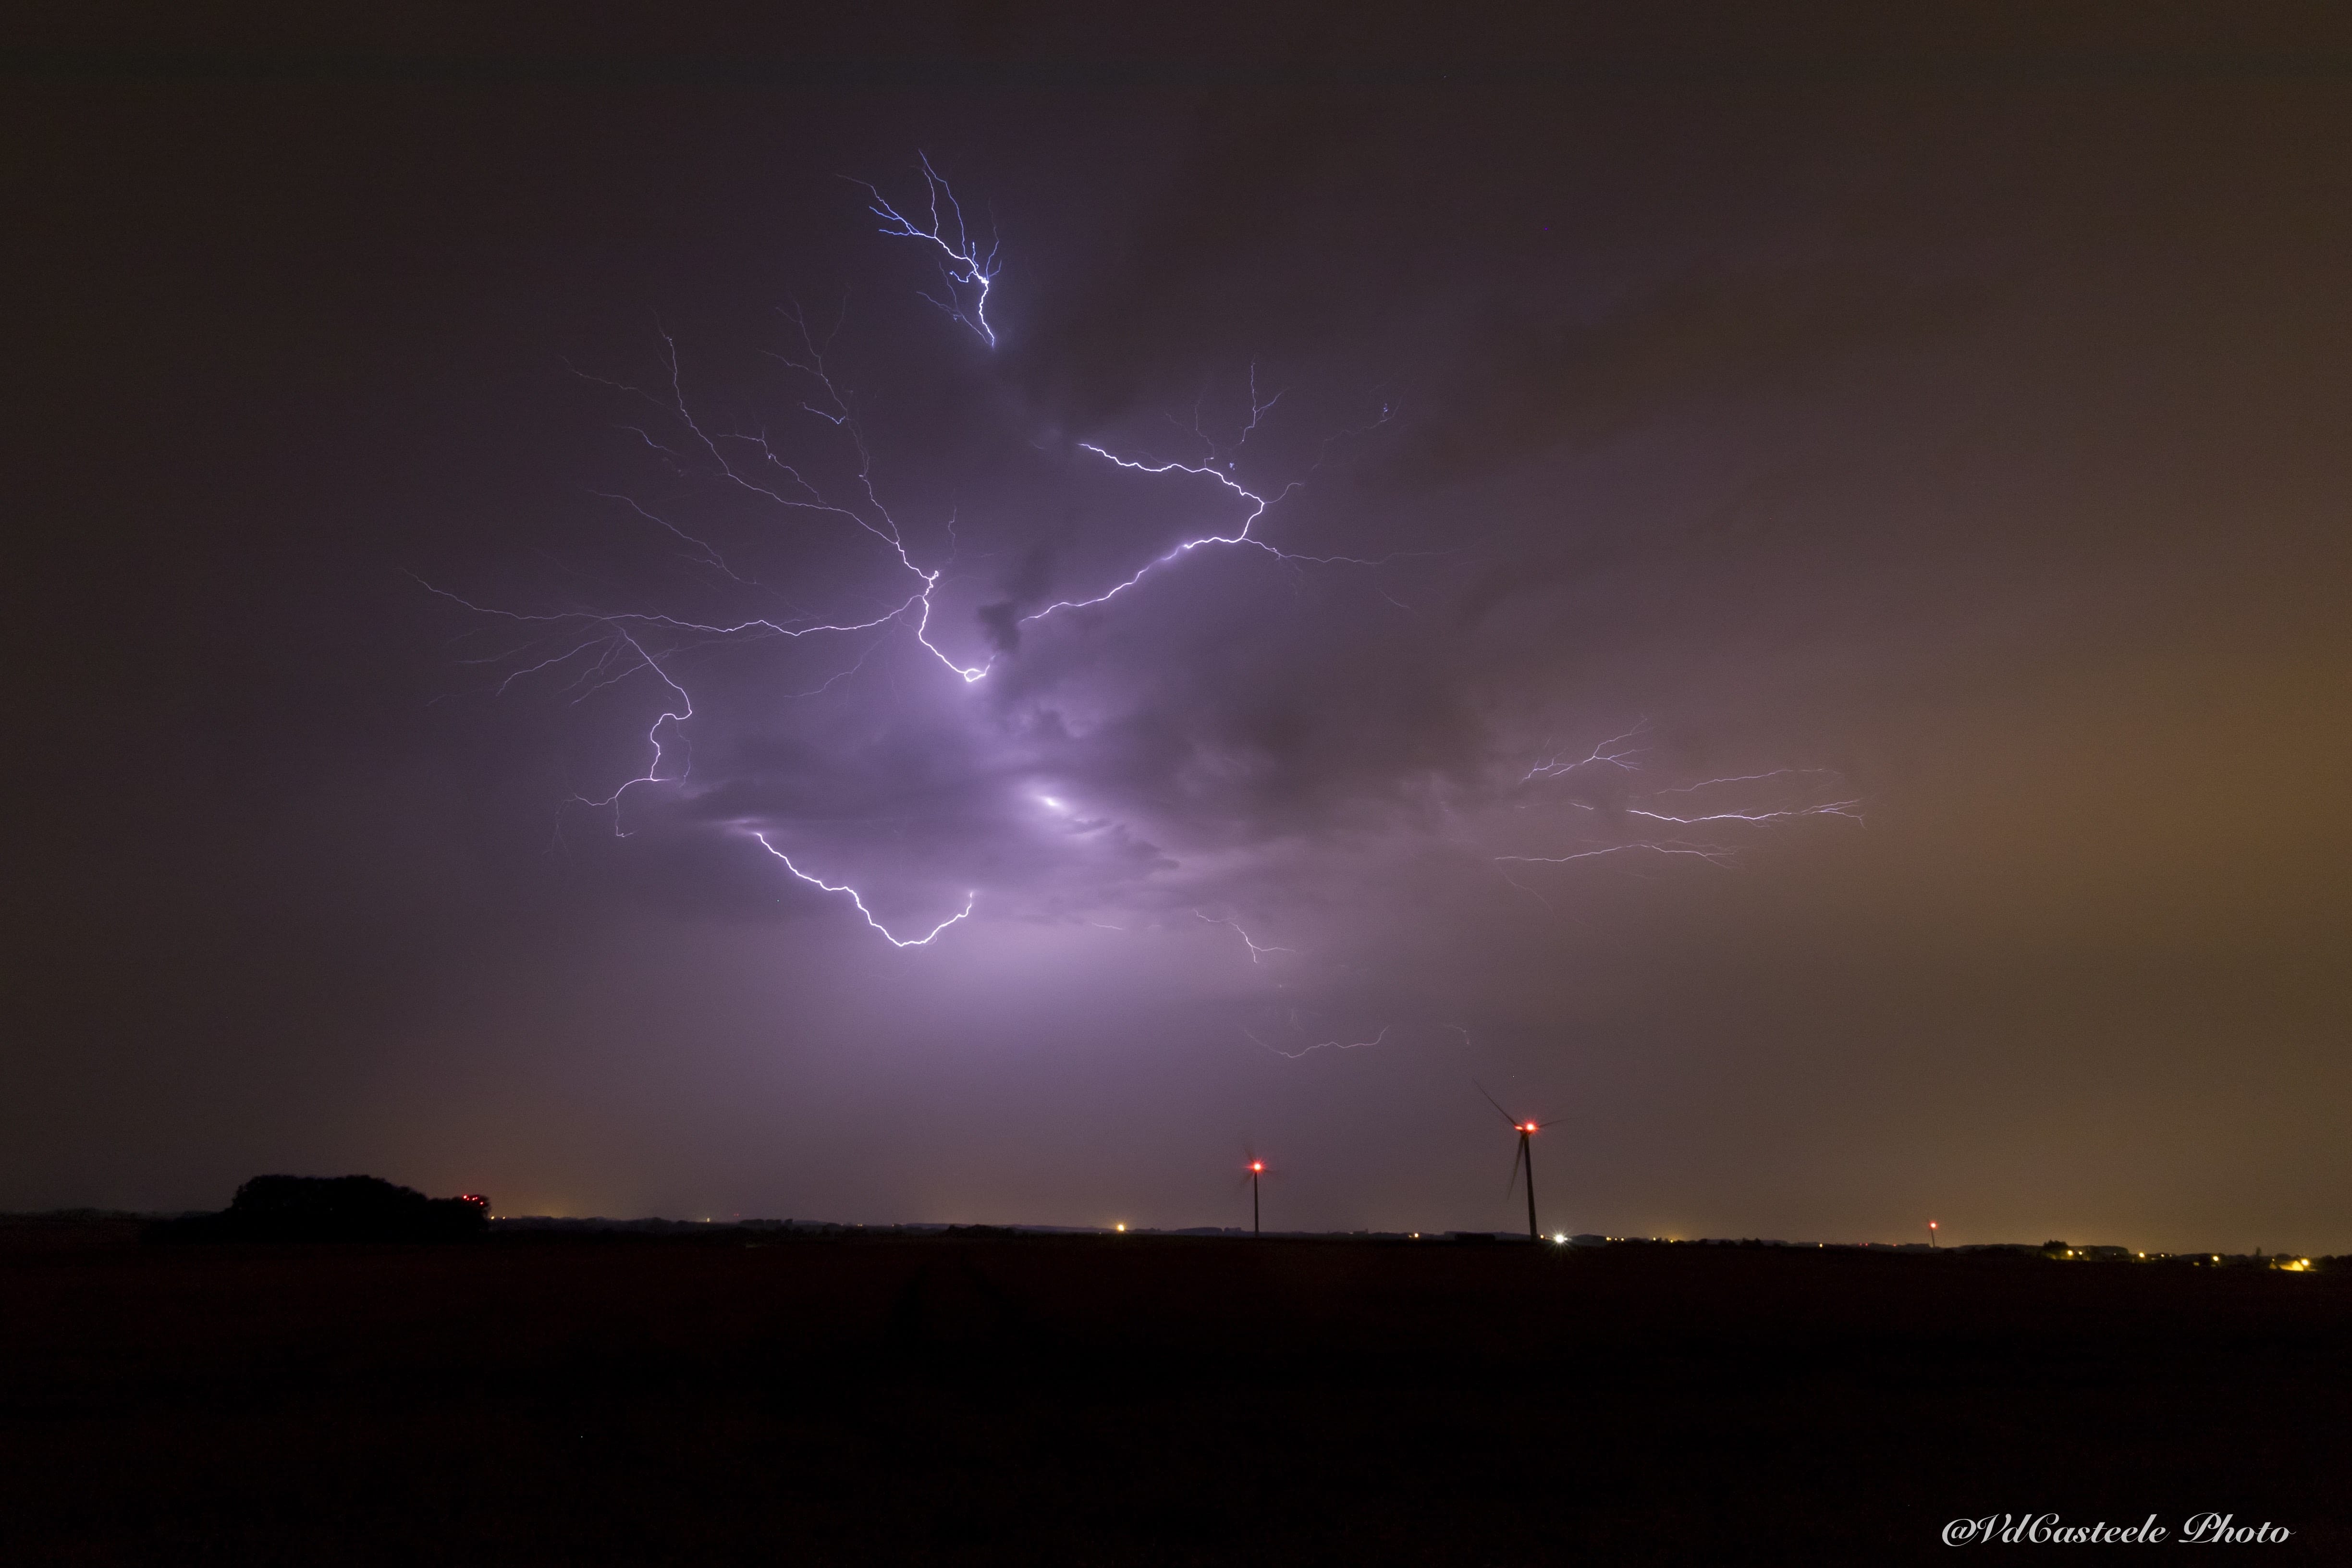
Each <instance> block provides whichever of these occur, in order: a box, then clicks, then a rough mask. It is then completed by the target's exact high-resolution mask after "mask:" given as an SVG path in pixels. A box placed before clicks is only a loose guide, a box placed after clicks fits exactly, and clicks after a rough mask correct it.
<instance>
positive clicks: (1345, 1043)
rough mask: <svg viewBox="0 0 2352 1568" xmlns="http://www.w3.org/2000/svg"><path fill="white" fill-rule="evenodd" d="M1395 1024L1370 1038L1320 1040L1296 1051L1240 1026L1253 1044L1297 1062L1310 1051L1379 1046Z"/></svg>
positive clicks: (1345, 1049) (1353, 1049) (1357, 1049)
mask: <svg viewBox="0 0 2352 1568" xmlns="http://www.w3.org/2000/svg"><path fill="white" fill-rule="evenodd" d="M1394 1027H1395V1025H1393V1024H1391V1025H1389V1026H1387V1027H1384V1028H1382V1029H1381V1032H1380V1033H1379V1034H1377V1035H1374V1036H1373V1037H1371V1038H1370V1039H1369V1040H1319V1041H1318V1042H1317V1043H1315V1044H1314V1045H1311V1046H1302V1047H1299V1048H1298V1049H1297V1050H1295V1051H1286V1050H1284V1049H1283V1048H1282V1047H1280V1046H1268V1045H1266V1043H1265V1041H1264V1040H1261V1039H1259V1038H1258V1037H1257V1036H1256V1035H1255V1033H1254V1032H1253V1031H1252V1030H1251V1029H1250V1027H1249V1026H1247V1025H1246V1024H1244V1025H1242V1026H1240V1028H1241V1032H1242V1033H1243V1034H1244V1035H1246V1036H1248V1037H1249V1040H1250V1043H1251V1044H1252V1045H1255V1046H1265V1048H1266V1049H1267V1050H1269V1051H1272V1052H1273V1053H1274V1054H1275V1055H1276V1056H1278V1057H1281V1058H1285V1059H1286V1060H1289V1061H1294V1062H1295V1061H1297V1059H1298V1058H1301V1057H1303V1056H1305V1055H1307V1053H1308V1052H1309V1051H1360V1050H1362V1049H1364V1048H1365V1047H1368V1046H1377V1045H1379V1044H1380V1043H1381V1041H1382V1040H1385V1039H1387V1038H1388V1037H1389V1030H1390V1029H1392V1028H1394Z"/></svg>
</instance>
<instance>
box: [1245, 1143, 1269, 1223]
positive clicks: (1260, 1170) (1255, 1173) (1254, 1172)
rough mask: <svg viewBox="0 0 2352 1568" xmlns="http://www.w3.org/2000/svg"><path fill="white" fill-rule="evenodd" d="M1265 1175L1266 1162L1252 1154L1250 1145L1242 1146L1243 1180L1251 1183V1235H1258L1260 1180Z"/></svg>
mask: <svg viewBox="0 0 2352 1568" xmlns="http://www.w3.org/2000/svg"><path fill="white" fill-rule="evenodd" d="M1263 1175H1265V1162H1263V1159H1258V1157H1256V1154H1251V1152H1249V1145H1242V1180H1244V1183H1249V1234H1251V1237H1256V1234H1258V1180H1261V1178H1263Z"/></svg>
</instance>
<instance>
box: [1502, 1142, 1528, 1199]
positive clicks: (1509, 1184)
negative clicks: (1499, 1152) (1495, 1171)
mask: <svg viewBox="0 0 2352 1568" xmlns="http://www.w3.org/2000/svg"><path fill="white" fill-rule="evenodd" d="M1527 1152H1528V1141H1527V1140H1526V1139H1524V1138H1522V1139H1520V1140H1519V1142H1518V1146H1517V1148H1515V1149H1513V1150H1512V1151H1511V1173H1510V1175H1509V1176H1508V1177H1507V1178H1506V1179H1505V1181H1504V1183H1503V1195H1504V1196H1505V1197H1508V1196H1510V1195H1511V1189H1512V1188H1514V1187H1516V1186H1517V1185H1518V1184H1519V1162H1520V1161H1522V1160H1524V1159H1525V1158H1527Z"/></svg>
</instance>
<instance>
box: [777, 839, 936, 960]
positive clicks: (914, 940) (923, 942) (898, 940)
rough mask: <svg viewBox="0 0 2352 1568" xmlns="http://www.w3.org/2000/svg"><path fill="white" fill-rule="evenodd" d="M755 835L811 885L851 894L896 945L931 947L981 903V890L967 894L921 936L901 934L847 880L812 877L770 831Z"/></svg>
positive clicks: (860, 909) (859, 909)
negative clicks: (776, 842)
mask: <svg viewBox="0 0 2352 1568" xmlns="http://www.w3.org/2000/svg"><path fill="white" fill-rule="evenodd" d="M751 837H754V838H756V839H758V840H759V841H760V847H761V848H762V849H764V850H766V851H767V852H768V853H769V854H771V855H773V856H774V857H775V858H777V859H779V860H782V862H783V863H784V869H785V870H787V871H790V872H791V873H792V874H793V876H795V877H798V878H799V879H801V880H802V881H803V882H806V883H807V884H808V885H809V886H810V887H812V888H823V889H824V890H825V891H826V892H828V893H847V894H848V895H849V901H850V902H851V903H853V904H856V906H857V912H858V913H859V914H861V915H864V916H865V917H866V924H867V925H870V926H872V927H873V928H874V929H875V930H876V931H880V932H881V933H882V937H883V940H884V941H886V942H888V943H889V944H890V945H891V946H892V947H929V946H930V945H931V939H932V938H934V937H936V936H938V935H939V934H940V932H941V931H945V930H947V929H948V927H950V926H951V925H953V924H955V923H956V922H957V921H960V920H961V919H963V918H964V917H965V916H966V915H968V914H970V913H971V911H972V909H973V907H974V906H975V905H977V904H978V903H979V902H980V895H979V894H978V893H977V892H972V893H967V894H965V895H964V900H963V908H961V909H960V910H957V911H956V912H955V913H953V914H951V915H950V916H949V917H948V918H947V919H945V920H943V921H940V923H939V924H937V925H935V926H933V927H932V928H931V929H930V930H929V931H926V932H924V933H923V934H922V935H921V936H917V937H900V936H898V935H895V934H893V933H892V931H891V930H890V928H889V927H888V926H886V925H884V924H883V923H882V922H881V921H877V920H876V919H875V918H874V911H873V910H869V909H867V908H866V900H865V899H863V898H862V897H860V896H859V894H858V891H857V889H855V888H853V887H850V886H848V885H846V884H842V885H839V886H836V885H835V884H834V883H832V882H828V881H826V880H825V879H824V878H822V877H812V876H810V875H809V874H808V873H807V872H806V871H803V870H802V869H801V868H799V867H798V866H795V865H793V858H792V857H791V856H789V855H787V854H785V853H784V852H783V851H782V850H781V849H779V848H777V847H775V846H774V845H772V844H771V843H769V842H768V836H767V835H766V834H764V833H761V832H758V831H754V832H753V833H752V835H751Z"/></svg>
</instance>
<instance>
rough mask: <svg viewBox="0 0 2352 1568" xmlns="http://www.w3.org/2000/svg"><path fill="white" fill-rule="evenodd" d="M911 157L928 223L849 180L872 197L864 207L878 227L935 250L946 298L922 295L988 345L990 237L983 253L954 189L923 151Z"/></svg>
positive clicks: (992, 268)
mask: <svg viewBox="0 0 2352 1568" xmlns="http://www.w3.org/2000/svg"><path fill="white" fill-rule="evenodd" d="M916 156H917V158H918V159H919V160H920V161H921V163H922V166H923V192H924V195H925V196H926V197H927V198H928V200H929V205H930V221H929V224H928V225H922V226H918V225H917V224H916V223H914V222H913V221H912V220H911V219H909V218H908V217H907V216H905V215H903V214H902V213H900V212H899V211H898V208H897V207H894V206H892V205H890V200H889V198H888V197H887V196H885V195H883V194H882V193H881V192H880V191H878V190H877V189H876V188H875V187H874V186H872V185H868V184H866V182H865V181H863V180H854V181H852V182H851V184H857V185H864V186H865V188H866V194H867V195H871V196H872V197H873V198H874V205H872V206H870V207H868V208H867V209H866V210H867V211H868V212H870V213H872V214H873V215H874V216H876V217H878V218H880V219H881V220H882V231H881V232H883V233H884V234H887V235H891V236H894V237H898V238H901V239H919V240H924V241H927V242H929V244H930V245H931V246H932V247H934V248H936V249H937V250H938V251H939V253H940V256H941V257H942V258H943V259H942V260H941V261H940V279H941V280H942V281H944V282H945V283H946V284H947V289H948V297H947V298H946V299H944V300H937V299H932V297H931V296H930V295H929V294H926V295H924V296H923V298H924V299H925V300H929V302H930V303H932V304H934V305H937V306H938V307H939V308H940V310H944V311H946V312H947V313H948V315H949V316H950V317H951V318H952V319H954V320H955V321H960V322H961V323H962V324H963V325H965V326H966V327H969V328H971V331H972V333H973V335H975V336H976V337H978V338H979V339H980V341H981V342H984V343H986V344H987V345H988V346H989V347H990V348H994V347H995V346H996V329H995V328H993V327H992V326H990V325H989V324H988V290H989V288H990V286H991V285H992V284H993V283H994V282H995V281H996V273H997V261H996V251H997V243H996V238H995V236H993V235H991V236H990V237H989V242H988V253H987V254H986V255H985V256H983V255H982V254H981V249H980V240H979V237H977V236H975V235H973V234H972V233H971V231H970V229H969V228H968V227H967V226H965V224H964V221H963V204H962V203H961V202H959V201H957V200H956V194H955V191H954V189H953V188H952V187H951V186H950V185H949V184H948V183H947V182H946V181H945V180H943V179H941V178H940V175H939V172H938V171H937V170H935V169H933V168H932V167H931V160H930V158H929V156H928V155H926V154H923V153H917V154H916ZM950 224H952V225H953V226H954V229H955V237H954V238H953V239H950V238H949V237H948V227H949V226H950ZM966 293H970V294H971V308H970V309H969V310H967V309H966V308H965V306H964V304H963V299H964V295H965V294H966Z"/></svg>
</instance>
